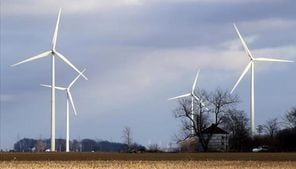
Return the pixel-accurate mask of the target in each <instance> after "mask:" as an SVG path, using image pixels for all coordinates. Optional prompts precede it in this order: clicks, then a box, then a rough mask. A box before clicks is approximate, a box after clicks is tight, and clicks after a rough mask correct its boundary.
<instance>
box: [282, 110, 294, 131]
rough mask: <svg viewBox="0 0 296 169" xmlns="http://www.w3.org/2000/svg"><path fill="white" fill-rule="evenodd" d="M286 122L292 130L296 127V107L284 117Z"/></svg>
mask: <svg viewBox="0 0 296 169" xmlns="http://www.w3.org/2000/svg"><path fill="white" fill-rule="evenodd" d="M284 122H285V124H287V125H288V126H289V127H291V128H294V127H296V107H293V108H291V110H289V111H287V113H286V114H285V116H284Z"/></svg>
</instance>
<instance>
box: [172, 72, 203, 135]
mask: <svg viewBox="0 0 296 169" xmlns="http://www.w3.org/2000/svg"><path fill="white" fill-rule="evenodd" d="M199 72H200V70H198V71H197V73H196V76H195V79H194V82H193V85H192V89H191V92H190V93H187V94H184V95H180V96H176V97H172V98H169V99H168V100H174V99H180V98H185V97H191V118H192V121H191V123H192V126H194V123H195V122H194V99H195V100H197V101H199V102H200V104H201V105H202V106H203V107H204V106H205V105H204V103H203V102H202V101H201V99H200V98H198V97H197V96H196V95H195V93H194V91H195V87H196V83H197V79H198V76H199ZM206 109H207V108H206ZM191 134H192V135H193V134H194V129H193V128H192V130H191Z"/></svg>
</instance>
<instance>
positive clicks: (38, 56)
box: [11, 51, 51, 67]
mask: <svg viewBox="0 0 296 169" xmlns="http://www.w3.org/2000/svg"><path fill="white" fill-rule="evenodd" d="M50 53H51V51H46V52H43V53H41V54H39V55H36V56H33V57H30V58H28V59H26V60H23V61H21V62H18V63H16V64H13V65H11V66H12V67H13V66H17V65H20V64H23V63H26V62H30V61H33V60H36V59H40V58H43V57H45V56H47V55H49V54H50Z"/></svg>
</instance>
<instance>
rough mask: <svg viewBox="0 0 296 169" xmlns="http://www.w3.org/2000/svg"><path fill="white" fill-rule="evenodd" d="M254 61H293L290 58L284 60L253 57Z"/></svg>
mask: <svg viewBox="0 0 296 169" xmlns="http://www.w3.org/2000/svg"><path fill="white" fill-rule="evenodd" d="M254 60H255V61H266V62H294V61H292V60H284V59H272V58H255V59H254Z"/></svg>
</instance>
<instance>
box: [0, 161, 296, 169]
mask: <svg viewBox="0 0 296 169" xmlns="http://www.w3.org/2000/svg"><path fill="white" fill-rule="evenodd" d="M0 168H1V169H19V168H21V169H88V168H90V169H150V168H153V169H180V168H187V169H195V168H196V169H197V168H198V169H202V168H204V169H238V168H243V169H249V168H263V169H267V168H268V169H269V168H271V169H295V168H296V162H295V161H280V162H275V161H270V162H267V161H2V162H0Z"/></svg>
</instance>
